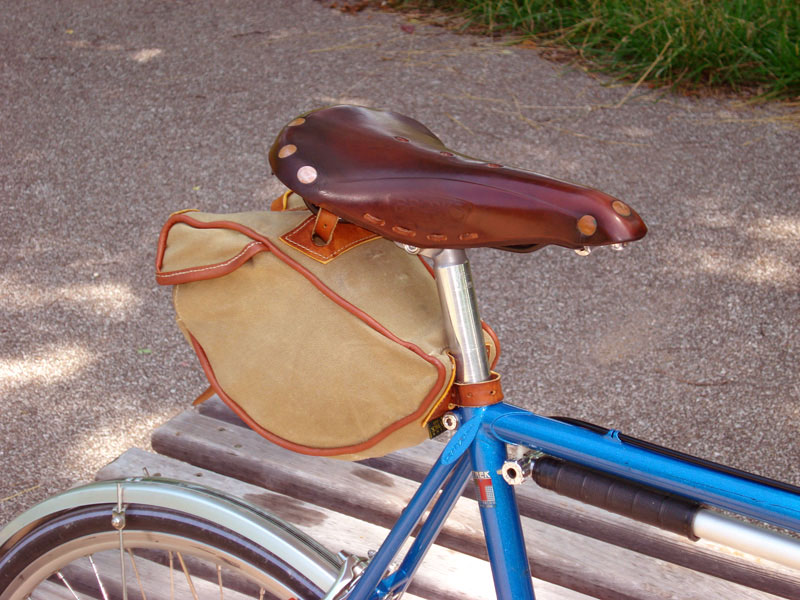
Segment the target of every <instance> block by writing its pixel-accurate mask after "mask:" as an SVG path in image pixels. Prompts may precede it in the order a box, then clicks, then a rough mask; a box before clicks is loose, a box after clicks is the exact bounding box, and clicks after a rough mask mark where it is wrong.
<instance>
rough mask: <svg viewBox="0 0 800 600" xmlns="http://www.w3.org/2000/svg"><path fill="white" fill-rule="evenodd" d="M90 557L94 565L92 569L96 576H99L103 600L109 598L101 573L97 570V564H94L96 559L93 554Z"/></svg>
mask: <svg viewBox="0 0 800 600" xmlns="http://www.w3.org/2000/svg"><path fill="white" fill-rule="evenodd" d="M88 558H89V563H90V564H91V565H92V570H93V571H94V576H95V577H96V578H97V585H98V586H100V593H101V594H103V600H108V592H106V588H105V586H104V585H103V582H102V581H101V580H100V573H98V572H97V565H96V564H94V560H93V559H92V557H91V556H89V557H88Z"/></svg>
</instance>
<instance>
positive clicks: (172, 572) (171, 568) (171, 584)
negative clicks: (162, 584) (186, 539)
mask: <svg viewBox="0 0 800 600" xmlns="http://www.w3.org/2000/svg"><path fill="white" fill-rule="evenodd" d="M174 563H175V561H174V559H173V557H172V550H170V551H169V597H170V600H175V569H174V566H175V565H174Z"/></svg>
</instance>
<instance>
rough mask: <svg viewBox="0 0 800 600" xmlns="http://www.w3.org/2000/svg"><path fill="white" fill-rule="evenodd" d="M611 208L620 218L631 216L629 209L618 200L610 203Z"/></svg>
mask: <svg viewBox="0 0 800 600" xmlns="http://www.w3.org/2000/svg"><path fill="white" fill-rule="evenodd" d="M611 208H613V209H614V212H615V213H617V214H618V215H620V216H621V217H630V216H631V207H630V206H628V205H627V204H625V203H624V202H621V201H620V200H614V202H612V203H611Z"/></svg>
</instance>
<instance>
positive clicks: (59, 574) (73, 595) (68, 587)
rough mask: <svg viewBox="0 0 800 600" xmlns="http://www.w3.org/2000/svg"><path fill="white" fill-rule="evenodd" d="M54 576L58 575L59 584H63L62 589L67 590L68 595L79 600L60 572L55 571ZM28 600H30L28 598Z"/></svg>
mask: <svg viewBox="0 0 800 600" xmlns="http://www.w3.org/2000/svg"><path fill="white" fill-rule="evenodd" d="M56 575H58V578H59V579H60V580H61V583H63V584H64V587H66V588H67V589H68V590H69V593H70V594H72V597H73V598H75V600H80V598H78V594H76V593H75V590H73V589H72V586H71V585H70V584H69V581H67V578H66V577H64V575H63V574H62V573H61V571H56ZM28 600H30V596H28Z"/></svg>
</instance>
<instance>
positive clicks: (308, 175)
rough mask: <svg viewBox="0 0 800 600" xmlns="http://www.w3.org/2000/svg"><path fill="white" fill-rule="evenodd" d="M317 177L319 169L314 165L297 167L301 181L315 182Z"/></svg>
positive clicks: (298, 178)
mask: <svg viewBox="0 0 800 600" xmlns="http://www.w3.org/2000/svg"><path fill="white" fill-rule="evenodd" d="M316 178H317V170H316V169H315V168H314V167H309V166H308V165H306V166H305V167H300V168H299V169H297V180H298V181H299V182H300V183H314V180H315V179H316Z"/></svg>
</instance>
